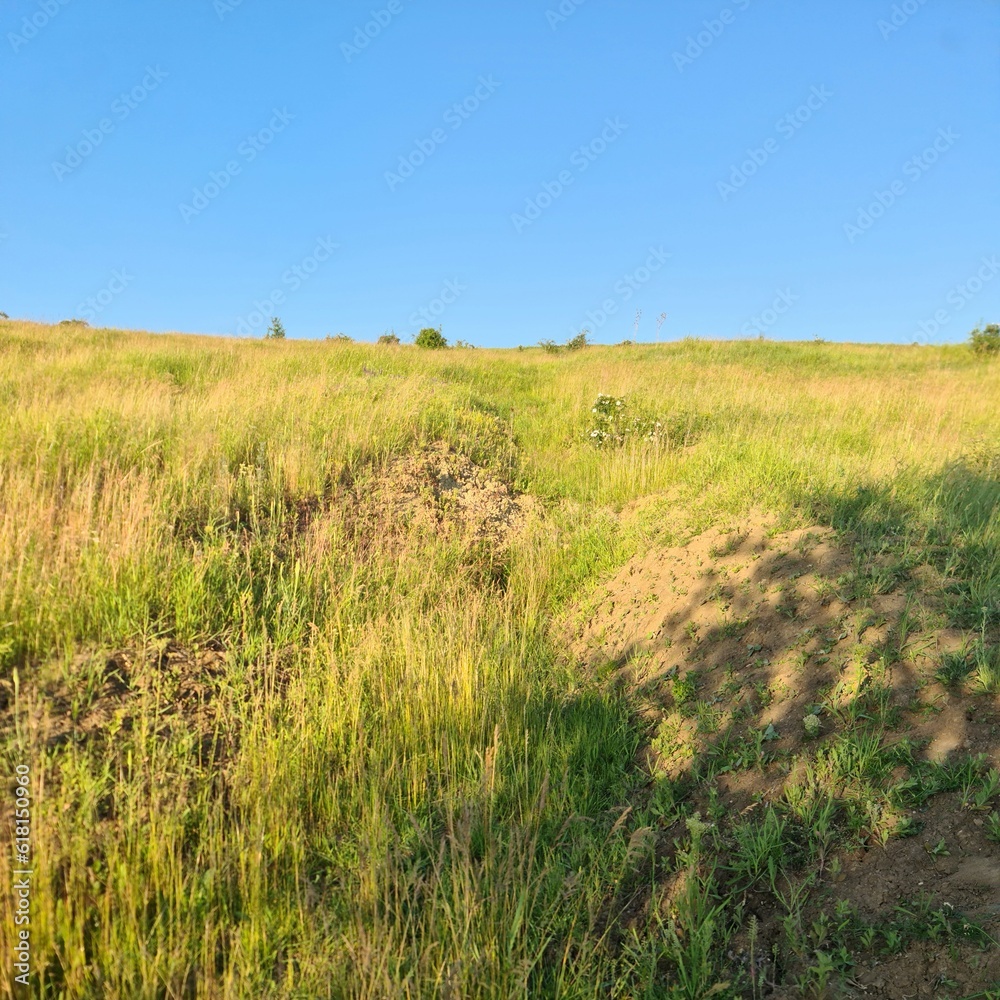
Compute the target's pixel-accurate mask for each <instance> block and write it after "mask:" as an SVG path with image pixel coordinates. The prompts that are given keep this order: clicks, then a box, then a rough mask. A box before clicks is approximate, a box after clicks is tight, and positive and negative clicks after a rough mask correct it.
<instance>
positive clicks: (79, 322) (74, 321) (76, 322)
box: [4, 316, 90, 326]
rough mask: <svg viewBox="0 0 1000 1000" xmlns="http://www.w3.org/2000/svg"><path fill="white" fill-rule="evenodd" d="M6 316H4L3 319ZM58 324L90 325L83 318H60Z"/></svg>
mask: <svg viewBox="0 0 1000 1000" xmlns="http://www.w3.org/2000/svg"><path fill="white" fill-rule="evenodd" d="M6 318H7V317H6V316H4V319H6ZM59 325H60V326H90V324H89V323H88V322H87V321H86V320H85V319H61V320H59Z"/></svg>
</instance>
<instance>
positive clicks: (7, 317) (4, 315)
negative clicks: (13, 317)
mask: <svg viewBox="0 0 1000 1000" xmlns="http://www.w3.org/2000/svg"><path fill="white" fill-rule="evenodd" d="M0 319H10V317H9V316H8V315H7V314H6V313H5V312H0Z"/></svg>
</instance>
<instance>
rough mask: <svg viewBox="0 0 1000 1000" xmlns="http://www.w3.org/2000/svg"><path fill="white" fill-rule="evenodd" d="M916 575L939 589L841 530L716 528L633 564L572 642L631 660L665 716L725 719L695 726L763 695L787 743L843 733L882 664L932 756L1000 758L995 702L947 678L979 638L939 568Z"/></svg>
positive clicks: (632, 676)
mask: <svg viewBox="0 0 1000 1000" xmlns="http://www.w3.org/2000/svg"><path fill="white" fill-rule="evenodd" d="M913 575H914V576H915V578H916V579H917V581H918V582H919V581H922V582H924V583H926V584H927V587H926V588H923V587H921V588H917V589H913V588H911V589H910V590H909V592H903V591H902V590H901V589H900V583H901V581H900V579H899V573H898V570H897V568H896V567H894V565H893V562H892V559H891V557H889V556H875V557H873V558H871V559H870V560H869V561H868V562H867V563H866V564H865V565H859V563H858V562H857V560H856V558H855V556H854V554H853V553H852V552H851V550H850V549H849V548H847V547H846V546H841V545H838V544H837V542H836V541H835V538H834V534H833V532H832V531H830V530H829V529H824V528H810V529H800V530H797V531H790V532H785V533H781V534H777V533H773V532H771V531H770V530H769V529H768V528H767V527H766V526H765V525H762V524H759V523H757V524H747V525H744V526H739V527H736V528H734V529H733V530H731V531H720V530H712V531H709V532H706V533H705V534H703V535H700V536H698V537H697V538H695V539H693V540H692V541H691V542H690V543H688V544H687V545H684V546H678V547H675V548H670V549H664V550H657V551H653V552H649V553H647V554H645V555H643V556H641V557H637V558H635V559H633V560H632V561H631V562H629V563H628V564H627V565H626V566H625V567H623V568H622V569H621V570H620V571H619V573H618V574H617V575H616V576H615V577H614V578H613V579H612V580H611V581H610V582H609V583H608V584H606V585H605V586H604V587H603V588H602V589H601V590H600V591H599V592H598V594H597V595H596V596H595V597H594V598H593V599H592V600H591V601H590V602H589V603H588V606H587V608H586V609H585V610H584V611H583V612H582V613H581V614H580V615H579V616H578V626H577V629H576V632H575V635H574V636H573V637H572V640H571V649H572V651H573V653H574V654H575V655H576V656H577V658H578V659H580V660H581V661H583V662H585V663H587V664H589V665H591V666H599V665H605V664H608V663H611V664H613V666H614V667H615V668H616V669H619V670H621V671H622V672H623V676H624V677H626V678H627V679H628V680H629V681H630V682H631V683H633V684H634V685H635V686H636V687H637V688H638V689H639V690H640V691H641V692H642V694H643V696H644V698H645V701H646V706H647V709H648V710H649V712H650V713H651V714H652V715H653V716H657V715H660V716H662V713H663V711H664V709H668V708H676V707H681V705H680V704H679V703H681V702H693V701H695V700H697V701H699V702H701V703H704V702H706V701H707V702H709V703H710V704H711V709H712V718H711V719H703V720H702V723H703V724H702V725H701V726H700V727H695V726H694V725H686V726H683V725H682V727H681V728H682V729H692V730H693V729H694V728H700V729H701V730H702V731H703V732H704V731H705V729H706V728H708V729H712V730H713V731H720V730H722V729H724V728H725V727H726V725H727V724H729V723H732V722H734V721H738V718H739V716H740V714H741V712H740V710H741V708H742V709H743V711H744V712H745V711H746V706H747V705H751V704H753V703H754V702H755V701H756V702H757V703H759V704H758V705H757V706H756V707H757V709H758V710H759V713H760V714H759V718H760V721H761V722H762V724H763V725H765V726H770V727H771V731H770V733H769V741H770V740H774V741H779V742H777V746H776V748H783V749H793V748H795V747H798V746H801V745H802V743H803V741H804V740H805V739H806V738H808V737H810V736H817V735H820V734H821V733H822V732H824V731H829V730H830V726H831V724H833V725H835V724H836V713H837V710H843V711H847V710H848V709H849V707H850V706H852V705H855V703H856V701H857V698H858V696H859V695H861V694H863V693H864V691H865V690H866V689H870V688H872V687H873V686H876V685H875V684H873V681H874V680H875V679H876V678H875V675H878V680H879V681H882V680H884V681H885V683H886V684H887V685H888V686H889V688H890V689H891V704H890V705H889V706H886V707H888V708H892V707H895V708H898V709H901V710H902V709H904V708H909V709H912V713H911V715H912V718H911V720H910V722H911V731H912V732H913V734H914V735H915V736H916V737H918V738H919V737H923V738H926V739H929V740H930V743H929V745H928V747H927V753H928V755H929V756H931V757H935V758H938V759H943V758H944V757H947V755H948V754H949V753H950V752H952V751H956V750H958V751H961V750H966V751H971V752H977V753H979V752H981V753H986V754H988V755H990V756H991V757H992V760H993V762H994V764H996V763H1000V752H998V751H1000V740H998V739H997V733H996V730H995V724H996V716H995V711H994V709H995V704H992V705H991V704H990V703H988V702H986V703H984V702H980V703H974V704H969V703H968V702H967V701H966V700H965V699H962V698H960V697H958V698H956V696H955V692H953V691H949V690H948V689H947V688H945V687H944V686H943V685H942V684H940V683H939V682H938V681H937V679H936V678H935V672H936V671H937V670H938V668H939V667H940V666H941V662H942V658H943V657H944V656H946V655H948V654H956V653H957V652H958V651H959V650H961V649H964V648H965V647H966V646H967V645H968V643H969V640H970V637H969V636H966V635H964V634H963V633H962V632H960V631H958V630H956V629H952V628H948V627H945V625H946V622H945V618H944V616H943V614H942V608H941V600H940V593H939V592H938V593H935V592H934V590H933V589H930V588H932V587H933V585H934V583H935V581H933V580H931V579H929V578H930V577H932V576H933V575H934V571H933V570H932V569H931V568H930V567H928V566H924V567H920V568H918V570H917V571H916V573H915V574H913ZM864 591H874V593H867V594H866V595H865V596H859V594H861V593H862V592H864ZM879 690H880V691H882V687H881V686H879ZM883 693H884V692H883ZM824 700H825V701H826V702H827V703H828V704H829V706H830V708H831V709H832V710H833V711H832V713H831V717H828V718H827V719H824V718H822V717H820V716H817V718H818V720H819V728H818V729H817V730H815V731H814V732H810V731H809V730H807V729H806V727H805V725H804V724H803V720H804V718H805V715H806V714H808V710H809V709H810V707H812V706H816V705H819V704H820V703H821V702H823V701H824ZM763 702H766V704H763ZM928 706H932V708H929V707H928ZM855 707H856V705H855ZM734 713H735V715H734ZM705 722H709V723H710V724H711V725H709V726H707V727H706V725H704V723H705ZM812 725H814V726H815V724H812ZM680 742H681V743H683V742H684V741H680ZM696 742H699V741H696ZM700 742H701V744H702V746H704V745H705V741H700ZM689 749H691V750H694V749H697V747H694V746H692V747H690V748H689Z"/></svg>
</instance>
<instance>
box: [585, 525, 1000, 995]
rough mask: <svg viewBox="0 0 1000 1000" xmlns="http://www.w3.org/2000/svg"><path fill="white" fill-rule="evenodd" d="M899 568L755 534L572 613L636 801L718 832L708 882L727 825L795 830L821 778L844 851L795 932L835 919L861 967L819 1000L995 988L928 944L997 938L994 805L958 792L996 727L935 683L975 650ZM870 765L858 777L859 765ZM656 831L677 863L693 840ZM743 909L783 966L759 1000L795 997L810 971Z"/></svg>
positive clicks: (885, 555) (956, 955) (968, 960)
mask: <svg viewBox="0 0 1000 1000" xmlns="http://www.w3.org/2000/svg"><path fill="white" fill-rule="evenodd" d="M892 549H893V547H892V546H891V545H888V546H886V548H885V550H884V551H882V552H866V551H865V550H864V549H863V548H861V547H856V546H854V545H853V544H851V543H850V540H842V541H838V539H837V537H836V536H835V535H834V533H833V532H831V531H829V530H826V529H822V528H812V529H802V530H797V531H790V532H784V533H778V532H775V531H773V530H771V529H770V528H769V526H768V525H767V523H766V522H764V521H763V520H756V521H750V522H747V523H744V524H741V525H737V526H734V527H733V528H732V529H731V530H726V531H722V530H713V531H710V532H707V533H706V534H703V535H701V536H699V537H697V538H695V539H693V540H692V541H691V542H690V543H689V544H687V545H684V546H678V547H674V548H669V549H659V550H654V551H651V552H647V553H645V554H643V555H641V556H638V557H636V558H634V559H633V560H632V561H631V562H629V563H628V564H627V565H626V566H624V567H623V568H622V569H621V570H620V571H619V572H618V573H617V574H616V575H615V577H614V578H613V579H611V580H610V581H608V582H607V583H606V584H605V585H604V586H603V587H601V588H599V589H598V591H597V592H596V593H595V595H594V596H593V597H592V599H591V600H590V601H589V602H587V604H586V606H584V607H583V608H581V609H580V611H579V612H578V613H577V615H576V618H575V626H574V627H572V628H571V630H570V631H571V634H570V635H568V636H567V642H568V644H569V646H570V649H571V651H572V653H573V655H574V656H575V657H576V659H577V660H578V662H580V664H581V666H583V667H585V668H588V669H593V670H606V669H610V670H611V672H612V675H613V676H614V678H616V679H617V681H618V682H619V683H621V684H624V685H626V686H628V687H629V688H631V689H632V691H633V692H634V693H635V694H636V695H637V697H638V701H639V704H640V707H641V711H642V712H643V714H644V715H645V717H646V718H647V719H648V721H649V734H650V739H649V743H648V745H647V746H646V747H645V748H644V751H643V755H644V764H645V766H646V767H647V768H648V771H649V773H650V775H651V781H650V786H649V789H650V790H649V794H650V795H655V794H657V793H656V791H655V789H656V788H657V787H658V786H660V785H663V784H666V785H668V786H672V787H673V788H674V789H677V788H685V789H686V792H685V793H684V794H686V795H688V796H689V802H688V809H689V810H693V809H697V810H698V812H699V813H701V814H705V815H707V816H709V817H711V818H712V819H713V820H714V824H713V825H714V826H717V827H718V830H719V839H718V845H719V846H718V850H719V851H720V855H719V858H720V861H721V867H720V869H719V870H720V872H723V873H724V872H726V871H727V870H728V869H727V866H728V865H729V863H730V860H731V858H732V857H733V856H734V855H733V854H732V852H734V851H737V850H738V844H737V843H736V840H735V838H734V834H733V830H734V828H735V827H736V826H737V825H738V824H740V823H742V822H757V819H755V818H760V817H763V816H764V815H765V814H766V813H767V812H768V811H769V810H771V809H772V808H774V809H777V811H778V813H779V814H780V815H781V816H786V817H788V818H789V822H792V823H793V824H797V823H799V822H800V820H798V819H796V818H795V816H794V812H795V809H794V807H793V806H791V805H790V804H792V803H795V802H800V803H801V802H802V801H804V799H803V796H804V795H805V796H806V797H808V795H811V794H820V793H819V791H817V790H818V789H820V784H819V783H818V782H819V779H817V778H816V777H815V774H816V773H821V772H823V769H824V768H826V773H829V774H831V775H833V774H834V772H836V776H835V777H833V778H831V779H830V780H829V781H828V782H827V783H826V784H825V785H823V786H822V795H824V796H831V801H832V802H834V803H835V812H836V815H837V816H838V817H840V818H841V822H842V823H843V825H844V829H845V830H846V829H847V828H849V829H850V832H849V833H843V834H838V835H837V837H836V838H834V839H832V840H831V841H830V846H829V847H828V848H827V847H822V848H820V849H819V852H818V861H816V860H814V861H813V862H812V864H813V865H814V867H813V868H812V870H811V871H809V872H806V871H805V870H800V871H799V872H798V874H797V875H795V876H794V878H797V879H802V880H803V884H805V882H808V885H809V886H811V887H812V888H811V889H810V891H809V895H808V898H809V899H810V900H811V901H810V902H809V903H808V904H805V905H804V906H803V908H802V910H801V912H800V913H799V915H798V917H796V919H799V918H801V921H802V926H803V927H805V928H808V927H809V926H810V922H811V921H812V922H813V923H812V926H813V927H816V926H819V925H820V924H818V923H816V922H817V921H818V922H820V923H822V921H831V924H830V926H831V927H832V926H838V927H840V928H841V929H840V930H838V931H837V933H838V934H840V938H838V940H842V941H844V942H848V944H849V945H850V950H851V952H852V954H853V958H852V959H851V962H850V968H851V971H850V974H849V975H848V974H847V973H844V976H843V978H842V980H841V981H842V983H846V984H848V985H849V986H850V989H848V990H847V991H846V992H844V993H840V992H836V993H830V994H829V995H831V996H834V995H836V996H840V995H844V996H851V995H855V996H869V997H884V998H895V997H903V996H921V997H924V996H926V997H935V998H936V997H945V996H964V995H967V994H968V993H969V992H972V991H974V990H975V989H980V990H981V989H983V988H984V987H987V986H992V985H994V984H995V982H996V980H997V977H998V976H1000V953H998V952H997V951H996V950H995V949H994V950H992V951H987V952H984V951H982V950H981V948H980V947H978V946H977V945H974V944H971V943H966V942H964V941H960V940H958V938H957V937H954V936H949V937H948V940H947V941H945V940H943V939H942V940H938V939H937V938H934V937H933V935H934V934H940V935H943V936H944V935H953V930H943V929H942V928H945V926H946V924H947V923H948V920H949V918H948V914H950V913H952V912H954V913H955V914H959V913H961V914H964V915H966V916H968V917H969V918H970V919H973V920H975V921H977V922H978V925H979V926H981V927H982V928H984V929H985V932H986V933H987V934H988V935H990V936H991V937H993V938H996V937H997V936H998V934H1000V875H998V872H1000V844H998V843H997V839H996V830H995V829H994V826H991V823H992V822H993V821H992V819H991V817H989V816H988V815H987V814H988V812H989V811H990V810H991V809H992V810H996V809H997V806H998V803H1000V791H998V790H995V791H994V792H992V793H988V792H981V794H982V796H983V798H982V801H981V802H979V803H978V804H977V803H976V802H975V801H974V793H973V791H972V790H973V789H982V788H983V787H984V785H983V784H982V783H983V782H988V781H989V780H992V779H990V778H989V774H990V771H989V769H990V768H991V767H992V768H996V767H997V765H998V764H1000V713H998V701H997V698H996V695H995V694H993V695H991V694H988V693H983V692H978V693H977V691H976V688H975V685H974V684H973V683H972V680H971V678H968V679H966V681H965V682H958V683H951V684H950V685H949V684H946V683H945V681H947V680H948V677H947V671H943V670H942V667H943V666H944V665H947V664H948V663H951V664H952V665H954V664H959V665H960V666H961V668H962V669H961V670H959V671H958V673H959V674H960V675H961V674H962V673H963V671H964V672H967V663H966V658H967V654H968V653H969V650H970V649H971V648H972V646H973V645H974V643H975V641H976V639H977V635H972V634H970V635H965V634H963V633H962V632H961V631H959V630H956V629H953V628H950V627H948V619H947V616H946V614H945V613H944V605H943V599H942V593H943V590H944V587H943V582H942V581H941V579H940V577H939V576H938V575H937V574H936V572H935V571H934V570H933V568H932V567H930V566H928V565H922V566H915V567H914V566H912V565H906V564H903V563H901V561H900V560H899V558H898V557H897V556H896V555H894V554H893V552H892ZM866 741H867V742H866ZM866 748H870V749H871V754H870V760H869V759H868V758H866V763H865V764H864V765H862V764H855V763H854V762H853V758H851V754H854V755H855V756H856V757H857V759H858V760H860V759H861V756H862V755H863V754H864V753H866V752H867V751H866ZM824 755H825V756H824ZM849 758H850V759H849ZM970 761H971V763H963V762H970ZM886 762H888V763H886ZM900 762H905V766H904V764H903V763H900ZM880 767H881V768H883V772H882V773H881V774H877V772H878V771H879V768H880ZM963 767H964V768H965V770H964V771H963V770H962V769H963ZM865 768H869V771H868V772H866V771H865ZM810 769H812V770H810ZM869 772H870V773H869ZM963 775H964V777H963ZM977 782H978V784H977ZM963 789H964V790H963ZM804 790H806V791H804ZM671 794H676V793H671ZM796 796H798V798H796ZM816 801H819V799H817V800H816ZM638 807H639V806H638V805H637V808H638ZM865 810H868V811H869V812H870V815H868V816H865V815H863V814H864V813H865ZM995 816H996V813H994V817H995ZM664 822H665V823H667V824H668V825H667V827H666V828H665V829H662V830H660V831H658V835H659V840H658V843H659V845H660V846H659V848H658V850H659V851H661V852H662V853H664V854H667V855H669V854H671V853H672V852H673V851H674V850H676V847H677V842H678V838H683V835H684V829H685V828H684V822H683V821H681V820H678V819H677V818H676V815H675V814H671V818H669V819H666V820H664ZM801 823H802V825H801V826H796V829H798V830H799V831H800V832H799V833H798V834H796V836H799V837H803V836H809V837H811V836H813V834H814V833H815V828H814V827H813V826H812V820H805V819H804V820H801ZM991 833H992V835H991ZM834 844H836V846H833V845H834ZM786 849H787V850H789V851H794V849H796V846H795V840H794V838H793V840H792V841H790V842H789V845H788V847H787V848H786ZM735 898H738V899H741V900H742V904H741V905H745V906H746V907H747V912H749V913H750V914H751V915H753V917H754V918H755V923H754V926H755V927H759V939H758V945H759V946H761V947H762V948H764V949H766V950H770V949H771V948H772V946H774V947H775V948H776V949H777V950H775V951H774V952H773V954H775V955H778V953H779V952H780V951H782V950H783V951H784V955H785V957H784V959H782V960H781V961H779V959H777V958H775V960H774V963H773V964H772V965H769V966H768V967H767V970H766V976H764V979H766V980H767V981H768V983H769V988H768V989H767V990H766V991H765V992H762V993H761V995H773V996H775V997H779V996H782V997H783V996H793V995H795V996H798V995H803V994H802V993H801V991H799V992H795V991H792V992H787V989H788V984H789V983H790V982H795V977H796V976H798V975H799V974H800V973H802V971H803V969H806V968H807V965H808V963H807V962H806V960H805V959H801V958H800V957H799V956H796V955H792V954H791V953H790V951H789V948H788V945H787V941H786V937H787V934H788V933H789V931H788V927H789V926H790V925H789V920H790V919H791V917H790V916H789V914H788V913H787V912H786V911H784V910H783V909H782V907H781V906H779V905H778V904H777V902H776V897H775V896H774V895H773V894H770V893H768V892H766V891H764V890H762V889H760V888H755V889H752V890H749V891H746V892H743V894H742V895H740V893H739V892H738V893H737V896H736V897H735ZM838 906H839V907H841V908H842V909H841V910H838V909H837V908H838ZM838 912H840V913H842V914H844V915H845V916H843V919H842V920H841V921H840V924H839V925H838V924H836V922H835V921H833V920H832V918H833V915H834V914H836V913H838ZM913 914H916V915H913ZM823 926H825V925H823ZM865 928H868V929H867V930H865ZM877 928H883V929H887V930H885V931H884V933H885V934H886V935H888V934H898V940H896V939H891V938H889V937H886V938H885V940H883V938H881V937H879V936H878V935H879V934H880V933H883V931H880V930H876V929H877ZM809 933H810V932H809V931H808V929H807V930H804V931H802V932H801V937H802V940H806V939H807V938H808V935H809ZM823 933H824V934H826V933H827V931H825V930H824V931H823ZM956 933H957V932H956ZM865 935H868V936H867V937H866V936H865ZM907 935H911V936H916V938H917V942H919V943H917V942H914V943H912V944H911V943H909V942H910V940H911V938H908V937H907ZM921 935H923V937H921ZM830 937H831V938H832V937H833V932H830ZM782 941H786V943H785V944H780V942H782ZM865 941H869V942H870V941H875V944H872V945H870V946H869V945H866V944H865V943H864V942H865ZM738 944H739V942H738V941H737V945H738ZM803 947H804V946H803ZM823 947H828V948H829V949H830V950H831V953H832V952H833V950H834V949H833V944H832V943H830V942H829V941H828V943H827V945H824V946H823ZM737 950H738V949H737ZM818 950H822V948H819V949H818ZM803 954H805V952H803ZM782 961H783V962H784V968H783V969H782V968H781V965H782ZM796 963H799V964H796ZM803 963H805V964H803ZM779 973H780V974H779ZM831 982H832V980H831ZM779 983H781V984H783V985H778V984H779ZM851 984H853V985H851ZM960 989H961V990H964V992H959V990H960ZM953 991H954V992H953ZM823 995H827V994H825V993H824V994H823ZM977 995H978V994H977ZM983 995H985V994H983Z"/></svg>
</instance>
